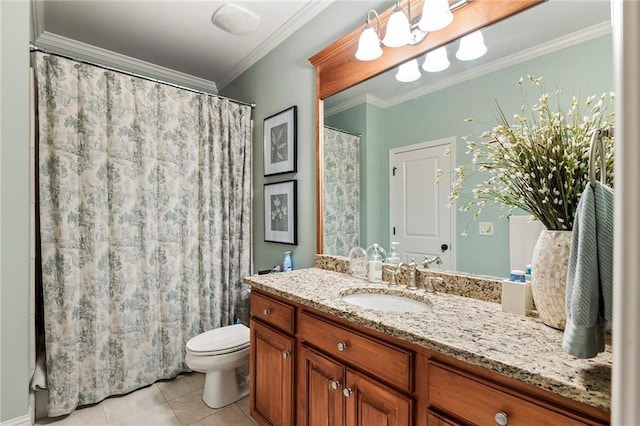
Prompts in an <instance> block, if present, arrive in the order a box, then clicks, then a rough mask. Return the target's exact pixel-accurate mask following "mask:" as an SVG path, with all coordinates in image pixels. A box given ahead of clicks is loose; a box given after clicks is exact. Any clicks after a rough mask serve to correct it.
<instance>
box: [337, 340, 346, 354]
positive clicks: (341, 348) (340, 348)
mask: <svg viewBox="0 0 640 426" xmlns="http://www.w3.org/2000/svg"><path fill="white" fill-rule="evenodd" d="M345 349H347V344H346V343H344V342H340V343H338V350H339V351H340V352H344V351H345Z"/></svg>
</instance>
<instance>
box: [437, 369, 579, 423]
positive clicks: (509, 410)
mask: <svg viewBox="0 0 640 426" xmlns="http://www.w3.org/2000/svg"><path fill="white" fill-rule="evenodd" d="M428 382H429V385H428V386H429V406H431V407H433V406H435V407H437V408H439V409H441V410H444V411H445V412H448V413H450V414H452V415H453V416H455V417H456V418H459V419H461V420H464V421H465V422H469V423H472V424H476V425H495V424H498V423H497V421H496V419H495V416H496V414H498V413H504V414H506V416H507V417H508V424H509V426H517V425H554V426H558V425H580V424H584V423H582V422H580V421H578V420H575V419H572V418H570V417H567V416H564V415H562V414H560V413H558V412H555V411H552V410H550V409H547V408H545V407H541V406H539V405H536V404H533V403H531V402H528V401H526V400H523V399H520V398H518V397H516V396H514V395H511V394H509V393H505V392H502V391H500V390H498V389H495V388H493V387H491V386H487V385H485V384H483V383H480V382H477V381H475V380H473V379H471V378H468V377H466V376H462V375H460V374H457V373H455V372H453V371H451V370H449V369H446V368H441V367H439V366H436V365H434V364H429V381H428ZM436 424H438V423H436Z"/></svg>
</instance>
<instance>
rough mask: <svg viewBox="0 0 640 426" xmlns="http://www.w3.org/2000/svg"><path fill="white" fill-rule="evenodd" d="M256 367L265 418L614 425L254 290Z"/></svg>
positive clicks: (254, 409)
mask: <svg viewBox="0 0 640 426" xmlns="http://www.w3.org/2000/svg"><path fill="white" fill-rule="evenodd" d="M250 370H251V396H250V405H251V415H252V417H253V418H254V419H255V420H256V421H257V422H258V423H259V424H261V425H273V426H288V425H293V424H295V425H300V426H315V425H325V426H341V425H345V426H355V425H357V426H372V425H389V426H392V425H397V426H411V425H416V426H457V425H463V426H466V425H500V424H505V425H506V424H508V425H516V426H517V425H547V424H548V425H554V426H555V425H606V424H608V423H609V414H608V413H606V412H603V411H601V410H598V409H596V408H594V407H590V406H587V405H585V404H581V403H579V402H577V401H573V400H570V399H567V398H564V397H561V396H559V395H556V394H553V393H551V392H548V391H545V390H542V389H539V388H536V387H533V386H530V385H527V384H525V383H522V382H520V381H518V380H515V379H513V378H508V377H505V376H503V375H500V374H498V373H495V372H493V371H489V370H486V369H484V368H481V367H478V366H474V365H470V364H467V363H465V362H463V361H460V360H457V359H454V358H450V357H448V356H445V355H443V354H440V353H436V352H433V351H430V350H428V349H426V348H423V347H420V346H417V345H414V344H412V343H409V342H406V341H404V340H400V339H398V338H396V337H392V336H387V335H386V334H383V333H380V332H378V331H374V330H371V329H369V328H367V327H364V326H361V325H356V324H353V323H351V322H348V321H346V320H344V319H339V318H335V317H333V316H331V315H329V314H327V313H323V312H319V311H316V310H314V309H311V308H308V307H305V306H302V305H299V304H296V303H294V302H287V301H286V300H285V299H282V298H279V297H277V296H270V295H267V294H264V293H263V292H260V291H257V290H255V289H254V290H253V291H252V294H251V369H250Z"/></svg>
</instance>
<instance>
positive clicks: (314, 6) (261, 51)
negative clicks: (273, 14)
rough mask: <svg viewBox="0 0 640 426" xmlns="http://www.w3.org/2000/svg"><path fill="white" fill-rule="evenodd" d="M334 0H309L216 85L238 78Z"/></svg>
mask: <svg viewBox="0 0 640 426" xmlns="http://www.w3.org/2000/svg"><path fill="white" fill-rule="evenodd" d="M333 2H334V0H309V1H308V2H307V4H306V5H305V6H304V7H303V8H302V9H300V10H299V11H298V12H297V13H296V14H295V15H293V16H292V17H291V18H290V19H289V20H288V21H287V22H286V23H285V24H284V25H283V26H282V27H280V29H278V31H276V32H275V33H273V34H272V35H271V36H269V37H268V38H267V39H266V40H264V41H263V42H262V43H260V45H259V46H258V47H256V48H255V49H253V50H252V51H251V52H250V53H249V54H248V55H247V56H245V57H244V58H243V59H242V60H241V61H240V62H238V64H236V65H235V66H234V67H233V68H231V70H230V71H229V72H227V73H226V74H225V75H224V77H222V78H221V79H219V80H218V82H217V83H218V86H219V88H220V89H223V88H224V87H225V86H226V85H228V84H229V83H231V82H232V81H233V80H235V79H236V78H238V77H239V76H240V75H241V74H242V73H243V72H245V71H246V70H248V69H249V68H251V66H252V65H253V64H255V63H256V62H258V61H259V60H260V59H262V58H263V57H264V56H266V55H267V54H268V53H269V52H271V51H272V50H273V49H274V48H275V47H276V46H278V45H279V44H280V43H282V42H283V41H285V40H286V39H287V38H288V37H289V36H291V35H292V34H293V33H295V32H296V31H297V30H299V29H300V28H301V27H303V26H304V25H305V24H306V23H307V22H309V21H310V20H311V19H313V18H314V17H315V16H316V15H318V14H319V13H320V12H322V11H323V10H324V9H326V8H327V7H328V6H329V5H330V4H331V3H333Z"/></svg>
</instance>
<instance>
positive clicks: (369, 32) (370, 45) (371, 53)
mask: <svg viewBox="0 0 640 426" xmlns="http://www.w3.org/2000/svg"><path fill="white" fill-rule="evenodd" d="M380 56H382V49H381V48H380V39H379V38H378V34H376V32H375V30H374V29H373V27H371V25H369V24H367V25H366V26H365V27H364V30H362V34H360V39H359V40H358V50H357V51H356V59H358V60H360V61H373V60H374V59H378V58H379V57H380Z"/></svg>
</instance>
